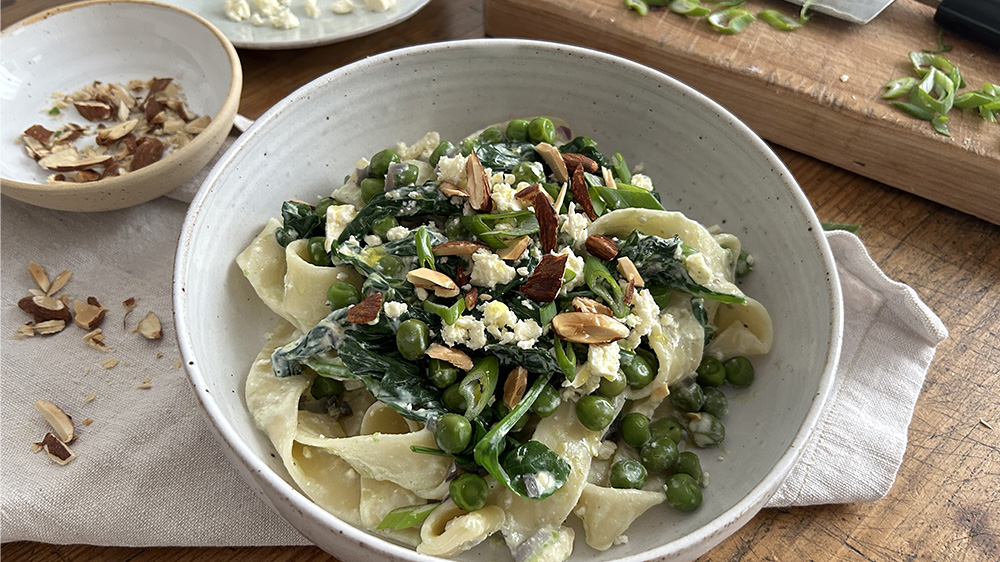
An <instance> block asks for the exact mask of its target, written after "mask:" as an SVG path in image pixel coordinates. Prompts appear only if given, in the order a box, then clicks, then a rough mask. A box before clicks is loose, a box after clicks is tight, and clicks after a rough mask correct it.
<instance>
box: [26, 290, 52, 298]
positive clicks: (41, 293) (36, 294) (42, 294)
mask: <svg viewBox="0 0 1000 562" xmlns="http://www.w3.org/2000/svg"><path fill="white" fill-rule="evenodd" d="M28 292H29V293H31V296H33V297H45V296H48V295H46V294H45V291H43V290H41V289H28Z"/></svg>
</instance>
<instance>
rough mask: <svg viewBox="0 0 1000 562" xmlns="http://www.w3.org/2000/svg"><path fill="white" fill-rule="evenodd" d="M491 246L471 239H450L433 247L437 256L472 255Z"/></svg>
mask: <svg viewBox="0 0 1000 562" xmlns="http://www.w3.org/2000/svg"><path fill="white" fill-rule="evenodd" d="M483 249H486V250H488V249H489V246H487V245H485V244H480V243H478V242H472V241H471V240H450V241H448V242H444V243H443V244H438V245H437V246H434V247H433V248H431V250H432V251H433V252H434V255H435V256H471V255H472V254H475V253H476V252H477V251H478V250H483Z"/></svg>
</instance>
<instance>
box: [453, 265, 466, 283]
mask: <svg viewBox="0 0 1000 562" xmlns="http://www.w3.org/2000/svg"><path fill="white" fill-rule="evenodd" d="M468 283H469V275H468V274H467V273H466V272H465V268H464V267H462V264H460V263H457V264H455V284H456V285H458V286H459V287H464V286H465V285H467V284H468Z"/></svg>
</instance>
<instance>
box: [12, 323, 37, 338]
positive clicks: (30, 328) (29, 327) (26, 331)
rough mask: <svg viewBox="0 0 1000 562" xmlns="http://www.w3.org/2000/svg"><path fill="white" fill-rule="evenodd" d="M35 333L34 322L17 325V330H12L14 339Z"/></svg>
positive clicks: (28, 336) (27, 336)
mask: <svg viewBox="0 0 1000 562" xmlns="http://www.w3.org/2000/svg"><path fill="white" fill-rule="evenodd" d="M34 335H35V325H34V324H23V325H21V326H18V328H17V331H15V332H14V337H15V338H16V339H24V338H30V337H32V336H34Z"/></svg>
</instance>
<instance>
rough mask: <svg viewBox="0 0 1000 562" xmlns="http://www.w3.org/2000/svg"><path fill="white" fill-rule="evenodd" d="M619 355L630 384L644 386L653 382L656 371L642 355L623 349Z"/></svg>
mask: <svg viewBox="0 0 1000 562" xmlns="http://www.w3.org/2000/svg"><path fill="white" fill-rule="evenodd" d="M618 356H619V358H620V359H621V369H622V371H624V372H625V380H627V381H628V385H629V386H631V387H632V388H642V387H644V386H646V385H647V384H649V383H651V382H653V379H654V378H655V377H656V373H655V372H654V371H653V368H652V367H650V365H649V362H648V361H646V359H644V358H643V357H642V356H641V355H638V354H635V353H632V352H631V351H625V350H624V349H623V350H621V352H619V354H618Z"/></svg>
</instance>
